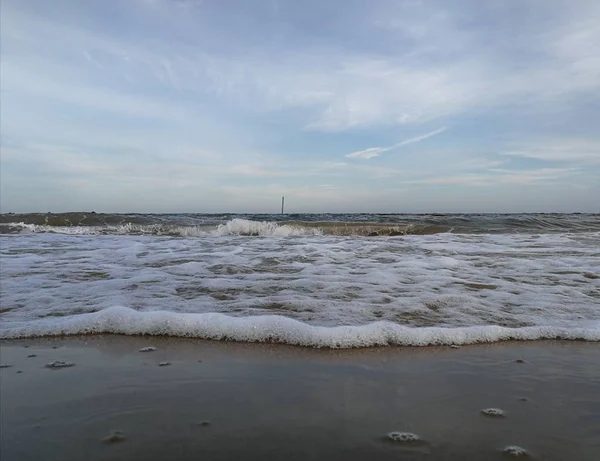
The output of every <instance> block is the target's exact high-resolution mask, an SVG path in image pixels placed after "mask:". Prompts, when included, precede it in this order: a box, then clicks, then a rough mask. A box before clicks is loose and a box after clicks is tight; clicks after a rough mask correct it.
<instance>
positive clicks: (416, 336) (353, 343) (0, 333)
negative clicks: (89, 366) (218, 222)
mask: <svg viewBox="0 0 600 461" xmlns="http://www.w3.org/2000/svg"><path fill="white" fill-rule="evenodd" d="M102 333H111V334H123V335H153V336H165V335H166V336H178V337H193V338H201V339H212V340H227V341H240V342H269V343H283V344H290V345H296V346H305V347H316V348H338V349H348V348H360V347H374V346H431V345H466V344H476V343H493V342H498V341H507V340H522V341H528V340H537V339H563V340H583V341H600V325H598V326H592V327H590V328H574V329H569V328H562V327H552V326H536V327H524V328H506V327H501V326H473V327H462V328H444V327H426V328H411V327H406V326H402V325H398V324H394V323H391V322H386V321H380V322H374V323H371V324H368V325H362V326H335V327H325V326H314V325H308V324H305V323H303V322H300V321H298V320H294V319H291V318H288V317H283V316H274V315H266V316H254V317H245V318H239V317H230V316H228V315H225V314H221V313H202V314H182V313H176V312H166V311H153V312H138V311H135V310H133V309H129V308H126V307H111V308H107V309H104V310H102V311H99V312H94V313H88V314H81V315H77V316H72V317H67V318H62V319H58V320H47V319H46V320H38V321H36V322H15V323H12V324H10V325H8V326H3V327H2V328H0V338H3V339H14V338H31V337H39V336H63V335H81V334H102Z"/></svg>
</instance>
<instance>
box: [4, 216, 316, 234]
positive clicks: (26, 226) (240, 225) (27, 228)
mask: <svg viewBox="0 0 600 461" xmlns="http://www.w3.org/2000/svg"><path fill="white" fill-rule="evenodd" d="M0 233H4V234H14V233H19V234H23V233H25V234H26V233H55V234H68V235H157V236H162V235H164V236H174V237H210V236H213V237H218V236H257V237H289V236H295V235H322V234H323V232H322V230H321V229H319V228H315V227H303V226H299V225H288V224H279V223H275V222H266V221H265V222H258V221H250V220H247V219H239V218H235V219H232V220H231V221H228V222H226V223H225V224H219V225H217V226H214V225H197V226H178V225H169V224H134V223H125V224H119V225H105V226H50V225H46V224H30V223H25V222H15V223H4V224H0Z"/></svg>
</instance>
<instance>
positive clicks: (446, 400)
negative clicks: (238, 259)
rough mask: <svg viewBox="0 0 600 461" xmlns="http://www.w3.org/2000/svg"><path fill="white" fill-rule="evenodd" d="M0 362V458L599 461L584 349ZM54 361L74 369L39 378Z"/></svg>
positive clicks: (41, 343)
mask: <svg viewBox="0 0 600 461" xmlns="http://www.w3.org/2000/svg"><path fill="white" fill-rule="evenodd" d="M148 347H149V348H156V350H150V351H147V352H140V349H143V348H148ZM0 357H1V358H0V364H1V365H3V368H2V369H0V376H1V383H0V384H1V389H2V391H1V394H0V400H1V408H2V411H1V413H0V418H1V431H0V434H1V455H2V459H3V461H13V460H19V461H25V460H37V459H44V460H48V461H49V460H80V459H84V458H85V459H87V460H89V461H92V460H117V459H148V460H165V459H177V460H196V459H211V460H221V459H223V460H226V459H246V460H248V459H257V460H258V459H289V460H296V459H297V460H307V459H311V460H312V459H328V460H334V459H340V460H341V459H344V460H359V459H377V460H387V459H390V460H391V459H410V460H420V459H428V460H434V459H435V460H437V459H440V460H442V459H443V460H471V459H472V460H494V459H498V460H500V459H510V458H511V455H510V453H508V452H505V449H506V448H507V447H511V446H518V447H521V448H523V449H525V450H526V451H527V454H526V455H524V457H530V458H531V459H540V460H549V461H550V460H582V461H585V460H595V459H598V457H599V456H600V399H599V395H598V389H600V367H599V366H598V363H600V347H598V343H596V342H581V341H530V342H526V341H520V342H500V343H495V344H484V345H482V344H479V345H471V346H463V347H460V348H459V347H450V346H439V347H436V346H432V347H383V348H368V349H352V350H332V349H314V348H299V347H293V346H286V345H280V344H245V343H235V342H220V341H206V340H199V339H192V338H172V337H149V336H133V337H131V336H119V335H98V336H75V337H56V338H37V339H25V340H5V341H3V342H2V345H1V356H0ZM57 361H60V362H65V363H67V364H72V365H73V366H70V367H62V368H49V367H47V365H48V364H50V363H53V362H57ZM59 365H60V363H59ZM489 408H496V409H499V410H502V412H503V414H502V415H496V416H494V415H493V412H492V414H491V415H486V414H484V413H482V410H484V409H489ZM394 431H398V432H407V433H412V434H415V435H417V436H418V437H419V440H417V441H413V442H402V441H392V440H391V439H389V438H388V436H387V435H388V434H389V433H391V432H394ZM514 453H515V452H514V451H513V454H514Z"/></svg>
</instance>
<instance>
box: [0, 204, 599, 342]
mask: <svg viewBox="0 0 600 461" xmlns="http://www.w3.org/2000/svg"><path fill="white" fill-rule="evenodd" d="M248 218H253V219H248ZM0 221H1V223H2V224H0V226H2V229H3V232H4V234H3V235H0V244H1V248H0V256H1V266H2V267H1V275H2V278H1V298H0V300H1V303H0V319H1V324H0V337H4V338H13V337H27V336H39V335H57V334H79V333H94V332H97V333H100V332H112V333H121V334H163V335H177V336H195V337H203V338H215V339H230V340H243V341H277V342H286V343H291V344H298V345H305V346H324V347H361V346H373V345H386V344H414V345H427V344H465V343H473V342H491V341H498V340H503V339H537V338H557V337H561V338H565V339H583V340H589V341H600V278H599V277H600V215H559V214H557V215H554V214H550V215H546V214H544V215H297V216H285V215H284V216H279V215H272V216H263V215H253V216H247V215H245V216H224V215H102V214H85V213H71V214H63V215H49V214H48V215H44V214H30V215H6V214H5V215H2V216H1V220H0Z"/></svg>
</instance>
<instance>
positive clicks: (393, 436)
mask: <svg viewBox="0 0 600 461" xmlns="http://www.w3.org/2000/svg"><path fill="white" fill-rule="evenodd" d="M387 438H388V439H390V440H392V441H394V442H400V443H415V442H421V440H422V439H421V437H419V436H418V435H417V434H413V433H412V432H396V431H395V432H390V433H388V434H387Z"/></svg>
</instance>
